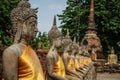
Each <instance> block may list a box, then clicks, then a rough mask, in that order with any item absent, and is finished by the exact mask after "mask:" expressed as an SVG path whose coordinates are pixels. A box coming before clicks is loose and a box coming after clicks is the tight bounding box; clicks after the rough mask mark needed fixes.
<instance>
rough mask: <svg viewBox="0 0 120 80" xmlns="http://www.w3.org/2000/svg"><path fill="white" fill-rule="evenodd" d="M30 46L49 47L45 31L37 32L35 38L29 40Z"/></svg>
mask: <svg viewBox="0 0 120 80" xmlns="http://www.w3.org/2000/svg"><path fill="white" fill-rule="evenodd" d="M31 46H32V47H33V48H34V49H45V50H47V49H49V47H50V43H49V40H48V34H47V33H46V32H43V33H41V32H38V35H37V36H36V38H35V39H34V40H33V41H32V42H31Z"/></svg>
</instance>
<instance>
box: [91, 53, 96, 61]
mask: <svg viewBox="0 0 120 80" xmlns="http://www.w3.org/2000/svg"><path fill="white" fill-rule="evenodd" d="M91 58H92V60H95V61H96V60H97V55H96V54H95V53H94V54H92V55H91Z"/></svg>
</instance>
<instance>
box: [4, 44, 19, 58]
mask: <svg viewBox="0 0 120 80" xmlns="http://www.w3.org/2000/svg"><path fill="white" fill-rule="evenodd" d="M20 53H21V50H20V48H19V46H18V44H13V45H11V46H9V47H8V48H6V49H5V50H4V52H3V55H9V56H10V55H15V56H17V57H18V56H19V54H20Z"/></svg>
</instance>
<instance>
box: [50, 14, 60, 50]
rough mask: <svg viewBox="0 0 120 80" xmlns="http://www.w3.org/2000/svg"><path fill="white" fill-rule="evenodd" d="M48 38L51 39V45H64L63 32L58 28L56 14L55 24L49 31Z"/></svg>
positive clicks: (57, 46)
mask: <svg viewBox="0 0 120 80" xmlns="http://www.w3.org/2000/svg"><path fill="white" fill-rule="evenodd" d="M48 38H49V40H50V44H51V46H54V47H56V48H59V47H61V46H62V34H61V32H60V31H59V30H58V28H57V25H56V16H54V20H53V26H52V28H51V30H50V31H49V32H48Z"/></svg>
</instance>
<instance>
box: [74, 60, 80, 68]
mask: <svg viewBox="0 0 120 80" xmlns="http://www.w3.org/2000/svg"><path fill="white" fill-rule="evenodd" d="M75 67H76V68H79V67H80V65H79V62H78V59H75Z"/></svg>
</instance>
